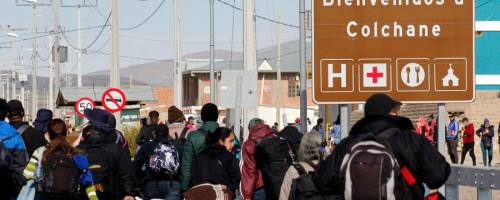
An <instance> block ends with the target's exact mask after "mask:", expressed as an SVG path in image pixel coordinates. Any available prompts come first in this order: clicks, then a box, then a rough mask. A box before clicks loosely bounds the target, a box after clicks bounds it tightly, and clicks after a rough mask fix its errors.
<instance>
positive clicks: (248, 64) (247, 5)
mask: <svg viewBox="0 0 500 200" xmlns="http://www.w3.org/2000/svg"><path fill="white" fill-rule="evenodd" d="M243 68H244V70H245V73H257V47H256V43H255V0H245V1H243ZM255 77H257V76H255ZM255 83H257V81H255ZM254 87H255V88H258V86H257V85H255V86H254ZM243 113H244V114H243V124H244V126H243V127H248V122H249V121H250V119H253V118H255V117H256V116H257V107H256V108H253V109H245V110H244V112H243ZM244 130H245V132H244V135H243V137H244V139H247V138H248V129H246V128H245V129H244Z"/></svg>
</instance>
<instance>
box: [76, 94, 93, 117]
mask: <svg viewBox="0 0 500 200" xmlns="http://www.w3.org/2000/svg"><path fill="white" fill-rule="evenodd" d="M83 100H89V101H90V102H91V103H92V106H94V109H95V102H94V100H92V99H91V98H89V97H83V98H81V99H78V101H76V104H75V111H76V114H78V115H80V117H85V115H84V114H83V113H80V110H78V107H77V106H78V104H80V102H81V101H83Z"/></svg>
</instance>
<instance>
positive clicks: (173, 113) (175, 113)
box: [168, 106, 184, 123]
mask: <svg viewBox="0 0 500 200" xmlns="http://www.w3.org/2000/svg"><path fill="white" fill-rule="evenodd" d="M183 121H184V114H183V113H182V111H180V110H179V108H177V107H175V106H170V107H169V108H168V123H173V122H183Z"/></svg>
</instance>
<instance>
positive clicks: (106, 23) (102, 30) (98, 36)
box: [59, 12, 111, 51]
mask: <svg viewBox="0 0 500 200" xmlns="http://www.w3.org/2000/svg"><path fill="white" fill-rule="evenodd" d="M110 17H111V12H109V16H108V19H106V22H105V23H104V25H103V26H102V29H101V31H100V32H99V34H98V35H97V37H96V38H95V39H94V41H93V42H92V43H90V45H88V46H87V47H85V48H83V49H79V48H75V46H74V45H73V44H71V42H70V41H69V40H68V38H67V37H66V34H65V33H64V31H61V33H62V35H63V37H64V39H65V40H66V42H68V45H69V46H71V48H73V49H75V50H78V51H81V50H87V49H88V48H90V47H92V46H93V45H94V44H95V42H96V41H97V40H98V39H99V38H100V37H101V34H102V32H104V29H105V27H106V25H108V22H109V18H110ZM59 29H61V27H59Z"/></svg>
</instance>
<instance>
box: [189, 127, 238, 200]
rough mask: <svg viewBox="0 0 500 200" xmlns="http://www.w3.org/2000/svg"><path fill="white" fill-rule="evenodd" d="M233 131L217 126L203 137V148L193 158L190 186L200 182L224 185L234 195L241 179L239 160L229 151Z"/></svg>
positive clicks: (232, 144) (231, 147) (230, 149)
mask: <svg viewBox="0 0 500 200" xmlns="http://www.w3.org/2000/svg"><path fill="white" fill-rule="evenodd" d="M234 140H235V137H234V133H233V132H232V131H231V130H230V129H228V128H218V129H217V130H215V131H214V132H213V133H209V134H208V135H207V136H206V137H205V148H204V149H203V150H202V151H201V152H200V153H199V154H197V155H196V156H195V157H194V158H193V164H192V165H191V186H192V187H194V186H197V185H201V184H213V185H224V186H226V187H228V188H229V189H230V191H231V192H232V193H231V195H235V192H236V189H237V188H238V186H239V183H240V180H241V173H240V167H239V160H238V159H237V158H236V157H235V156H234V155H233V154H232V153H231V152H232V151H233V148H234Z"/></svg>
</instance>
